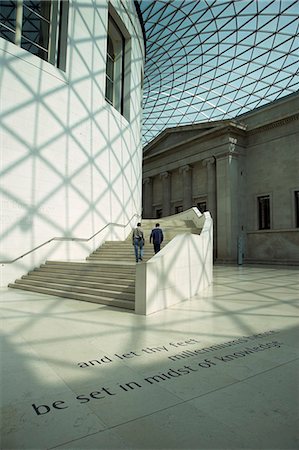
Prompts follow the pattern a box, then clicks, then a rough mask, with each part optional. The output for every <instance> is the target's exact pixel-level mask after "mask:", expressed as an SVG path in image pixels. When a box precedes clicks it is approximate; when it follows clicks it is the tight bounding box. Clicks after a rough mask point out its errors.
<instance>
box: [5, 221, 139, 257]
mask: <svg viewBox="0 0 299 450" xmlns="http://www.w3.org/2000/svg"><path fill="white" fill-rule="evenodd" d="M134 217H139V218H140V215H139V214H134V215H133V216H132V217H131V219H130V220H129V221H128V222H127V223H126V224H125V225H121V224H119V223H114V222H110V223H106V225H105V226H104V227H103V228H101V229H100V230H99V231H97V232H96V233H94V234H93V235H92V236H90V237H89V238H72V237H53V238H51V239H49V240H48V241H45V242H43V243H42V244H40V245H38V246H37V247H34V248H33V249H31V250H29V252H26V253H24V254H23V255H21V256H18V257H17V258H15V259H12V260H11V261H0V264H12V263H14V262H16V261H18V260H19V259H22V258H24V256H27V255H29V254H30V253H33V252H35V250H38V249H39V248H41V247H43V246H44V245H46V244H49V243H50V242H52V241H81V242H88V241H90V240H91V239H93V238H94V237H95V236H96V235H97V234H99V233H101V232H102V231H104V230H105V228H107V227H109V226H111V225H113V226H116V227H123V228H125V227H127V226H128V225H129V224H130V222H131V221H132V220H133V219H134Z"/></svg>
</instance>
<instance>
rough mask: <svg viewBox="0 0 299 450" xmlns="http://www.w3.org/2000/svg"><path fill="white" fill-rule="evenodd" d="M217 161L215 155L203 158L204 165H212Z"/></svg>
mask: <svg viewBox="0 0 299 450" xmlns="http://www.w3.org/2000/svg"><path fill="white" fill-rule="evenodd" d="M215 162H216V160H215V158H214V156H211V157H210V158H206V159H203V161H202V165H203V166H204V167H206V166H211V165H213V164H215Z"/></svg>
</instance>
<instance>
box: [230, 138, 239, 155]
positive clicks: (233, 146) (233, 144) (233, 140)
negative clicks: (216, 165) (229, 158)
mask: <svg viewBox="0 0 299 450" xmlns="http://www.w3.org/2000/svg"><path fill="white" fill-rule="evenodd" d="M237 142H238V139H236V138H233V137H229V138H228V151H229V153H234V152H235V150H236V144H237Z"/></svg>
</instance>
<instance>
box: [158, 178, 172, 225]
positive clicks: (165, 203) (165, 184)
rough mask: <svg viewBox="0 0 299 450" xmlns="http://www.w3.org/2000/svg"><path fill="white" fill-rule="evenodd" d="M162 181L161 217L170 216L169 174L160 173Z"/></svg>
mask: <svg viewBox="0 0 299 450" xmlns="http://www.w3.org/2000/svg"><path fill="white" fill-rule="evenodd" d="M160 177H161V179H162V189H163V197H162V199H163V200H162V209H163V211H162V216H163V217H166V216H170V178H171V177H170V173H169V172H162V173H161V174H160Z"/></svg>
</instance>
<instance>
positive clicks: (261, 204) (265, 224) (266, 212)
mask: <svg viewBox="0 0 299 450" xmlns="http://www.w3.org/2000/svg"><path fill="white" fill-rule="evenodd" d="M258 226H259V230H270V196H269V195H263V196H260V197H258Z"/></svg>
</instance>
